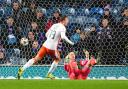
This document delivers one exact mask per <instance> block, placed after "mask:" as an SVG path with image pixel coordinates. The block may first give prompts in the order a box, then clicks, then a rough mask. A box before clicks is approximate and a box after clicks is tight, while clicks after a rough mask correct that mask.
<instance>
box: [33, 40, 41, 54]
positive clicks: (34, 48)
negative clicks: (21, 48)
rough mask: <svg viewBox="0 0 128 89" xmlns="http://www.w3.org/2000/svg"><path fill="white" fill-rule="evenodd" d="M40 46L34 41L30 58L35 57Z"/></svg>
mask: <svg viewBox="0 0 128 89" xmlns="http://www.w3.org/2000/svg"><path fill="white" fill-rule="evenodd" d="M39 48H40V46H39V43H38V41H36V40H35V41H34V42H33V44H32V56H35V55H36V53H37V52H38V50H39Z"/></svg>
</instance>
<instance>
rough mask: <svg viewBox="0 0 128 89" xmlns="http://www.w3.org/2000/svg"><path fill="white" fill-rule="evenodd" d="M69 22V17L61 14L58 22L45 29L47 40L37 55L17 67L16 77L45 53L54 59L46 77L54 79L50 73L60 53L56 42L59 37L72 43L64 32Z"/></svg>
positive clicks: (55, 65) (56, 63)
mask: <svg viewBox="0 0 128 89" xmlns="http://www.w3.org/2000/svg"><path fill="white" fill-rule="evenodd" d="M68 22H69V19H68V17H67V16H62V17H61V20H60V23H57V24H54V25H52V27H51V28H50V29H49V30H48V31H47V33H46V37H47V40H46V41H45V42H44V44H43V46H42V47H41V48H40V50H39V52H38V53H37V55H36V56H35V57H34V58H32V59H30V60H29V61H28V62H27V63H26V64H25V65H24V66H23V67H21V68H19V70H18V75H17V78H18V79H20V78H21V76H22V74H23V72H24V71H25V70H26V69H27V68H29V67H30V66H32V65H33V64H34V63H35V62H37V61H39V60H41V59H42V58H43V57H44V56H45V55H46V54H48V55H50V56H51V57H52V58H53V59H54V61H53V63H52V65H51V67H50V69H49V71H48V73H47V75H46V77H47V78H51V79H54V78H55V76H54V75H53V74H52V73H53V71H54V70H55V69H56V67H57V65H58V63H59V61H60V60H61V58H60V54H59V52H58V50H57V46H58V43H59V41H60V40H61V39H64V40H65V41H66V42H68V43H69V44H71V45H74V43H73V42H72V41H70V40H69V39H68V38H67V36H66V35H65V34H66V28H65V26H67V24H68Z"/></svg>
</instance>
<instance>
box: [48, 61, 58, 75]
mask: <svg viewBox="0 0 128 89" xmlns="http://www.w3.org/2000/svg"><path fill="white" fill-rule="evenodd" d="M57 65H58V62H55V61H54V62H53V63H52V65H51V67H50V69H49V71H48V74H49V73H52V72H53V71H54V70H55V69H56V67H57Z"/></svg>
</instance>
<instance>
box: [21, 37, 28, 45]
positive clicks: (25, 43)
mask: <svg viewBox="0 0 128 89" xmlns="http://www.w3.org/2000/svg"><path fill="white" fill-rule="evenodd" d="M28 43H29V41H28V39H27V38H25V37H23V38H21V40H20V44H21V45H22V46H27V45H28Z"/></svg>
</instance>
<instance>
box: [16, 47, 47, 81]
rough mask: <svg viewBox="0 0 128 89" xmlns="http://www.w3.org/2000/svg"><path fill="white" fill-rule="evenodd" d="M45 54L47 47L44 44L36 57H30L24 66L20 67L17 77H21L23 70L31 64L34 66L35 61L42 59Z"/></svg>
mask: <svg viewBox="0 0 128 89" xmlns="http://www.w3.org/2000/svg"><path fill="white" fill-rule="evenodd" d="M45 54H46V48H45V47H43V46H42V47H41V49H40V50H39V52H38V53H37V55H36V56H35V57H34V58H32V59H30V60H29V61H28V62H27V63H26V64H25V65H24V66H23V67H21V68H19V70H18V74H17V78H18V79H20V77H21V75H22V74H23V71H24V70H26V69H27V68H29V67H30V66H32V65H33V64H34V63H35V62H37V61H38V60H40V59H41V58H42V57H44V55H45Z"/></svg>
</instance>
